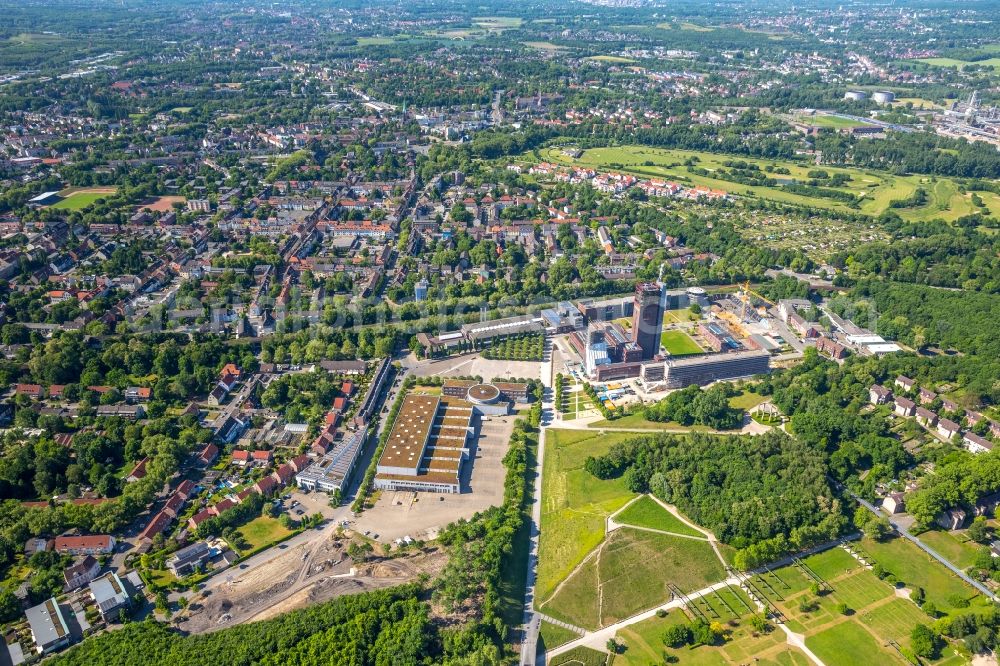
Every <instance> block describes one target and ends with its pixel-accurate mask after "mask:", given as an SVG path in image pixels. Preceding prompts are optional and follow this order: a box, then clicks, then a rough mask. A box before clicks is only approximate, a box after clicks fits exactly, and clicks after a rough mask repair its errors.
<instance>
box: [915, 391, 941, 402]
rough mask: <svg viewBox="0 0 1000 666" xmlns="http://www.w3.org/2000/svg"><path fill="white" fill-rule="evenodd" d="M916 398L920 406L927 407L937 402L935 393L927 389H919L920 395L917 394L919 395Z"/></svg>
mask: <svg viewBox="0 0 1000 666" xmlns="http://www.w3.org/2000/svg"><path fill="white" fill-rule="evenodd" d="M917 397H918V399H919V400H920V404H921V405H929V404H931V403H932V402H934V401H935V400H937V393H935V392H934V391H930V390H928V389H925V388H922V389H920V393H919V395H918V396H917Z"/></svg>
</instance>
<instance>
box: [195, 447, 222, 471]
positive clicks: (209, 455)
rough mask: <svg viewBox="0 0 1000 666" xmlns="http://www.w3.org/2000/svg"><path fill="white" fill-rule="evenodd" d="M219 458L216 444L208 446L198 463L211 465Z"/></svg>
mask: <svg viewBox="0 0 1000 666" xmlns="http://www.w3.org/2000/svg"><path fill="white" fill-rule="evenodd" d="M218 457H219V447H217V446H216V445H215V444H206V445H205V448H203V449H202V450H201V453H199V454H198V463H199V464H201V465H205V466H206V467H207V466H208V465H211V464H212V463H214V462H215V461H216V459H217V458H218Z"/></svg>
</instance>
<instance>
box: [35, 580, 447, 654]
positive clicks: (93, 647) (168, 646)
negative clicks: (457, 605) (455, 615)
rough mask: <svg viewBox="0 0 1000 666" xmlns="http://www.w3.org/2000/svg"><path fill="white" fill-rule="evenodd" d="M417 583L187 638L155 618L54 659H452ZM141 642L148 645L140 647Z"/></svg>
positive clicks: (114, 632) (99, 638) (127, 627)
mask: <svg viewBox="0 0 1000 666" xmlns="http://www.w3.org/2000/svg"><path fill="white" fill-rule="evenodd" d="M421 595H422V590H421V589H420V587H419V586H417V585H405V586H402V587H397V588H392V589H389V590H380V591H376V592H368V593H365V594H358V595H353V596H346V597H340V598H338V599H335V600H333V601H330V602H327V603H324V604H320V605H317V606H312V607H310V608H307V609H305V610H300V611H293V612H291V613H286V614H283V615H280V616H278V617H277V618H275V619H273V620H267V621H265V622H255V623H252V624H245V625H241V626H236V627H230V628H227V629H223V630H222V631H218V632H215V633H212V634H206V635H201V636H188V637H184V636H182V635H181V634H179V633H176V632H174V631H171V630H169V629H168V628H167V627H166V626H165V625H163V624H160V623H157V622H155V621H152V620H148V621H145V622H140V623H135V624H128V625H126V626H125V627H123V628H122V629H121V630H119V631H113V632H109V633H105V634H102V635H101V636H98V637H96V638H94V639H92V640H88V641H85V642H83V643H82V644H80V645H78V646H76V647H74V648H72V649H71V650H69V651H67V652H66V653H65V654H62V655H59V656H57V657H55V659H54V661H53V662H52V663H53V664H56V665H57V666H75V665H77V664H79V665H83V664H86V665H87V666H111V665H112V664H114V665H115V666H129V665H131V664H135V665H136V666H140V665H145V664H150V663H169V664H176V665H177V666H185V665H187V664H190V665H191V666H194V665H196V664H197V665H200V664H207V663H217V664H230V665H232V666H251V665H253V666H257V665H258V664H259V665H262V666H263V665H277V664H299V665H300V666H312V665H315V666H319V665H320V664H324V665H325V664H358V665H361V664H405V665H408V666H409V665H414V666H416V665H422V664H433V663H447V658H446V657H445V654H444V648H443V645H442V639H441V635H440V633H439V632H438V630H437V628H436V627H435V625H434V624H433V623H432V622H431V620H430V617H429V613H428V607H427V604H426V603H424V602H423V601H421ZM138 646H141V649H140V648H139V647H138Z"/></svg>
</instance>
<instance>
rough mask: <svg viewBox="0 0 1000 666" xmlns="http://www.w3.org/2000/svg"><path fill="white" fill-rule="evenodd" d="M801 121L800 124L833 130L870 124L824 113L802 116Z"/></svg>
mask: <svg viewBox="0 0 1000 666" xmlns="http://www.w3.org/2000/svg"><path fill="white" fill-rule="evenodd" d="M801 120H802V122H805V123H809V124H810V125H815V126H817V127H830V128H833V129H842V128H845V127H861V126H863V125H868V124H870V123H865V122H861V121H859V120H852V119H850V118H842V117H840V116H831V115H827V114H825V113H821V114H817V115H815V116H802V117H801Z"/></svg>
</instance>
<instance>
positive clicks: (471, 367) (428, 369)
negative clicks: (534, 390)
mask: <svg viewBox="0 0 1000 666" xmlns="http://www.w3.org/2000/svg"><path fill="white" fill-rule="evenodd" d="M541 367H542V364H541V363H539V362H537V361H491V360H489V359H485V358H483V357H482V356H480V355H479V354H464V355H462V356H453V357H450V358H444V359H440V360H431V361H422V362H420V363H419V364H418V365H416V366H415V367H414V368H413V371H412V372H413V374H414V375H415V376H417V377H462V376H468V377H476V376H478V377H482V378H483V380H484V381H487V382H488V381H490V380H491V379H493V378H500V377H502V378H507V379H511V378H522V379H538V377H539V373H540V372H541Z"/></svg>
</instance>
